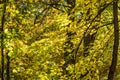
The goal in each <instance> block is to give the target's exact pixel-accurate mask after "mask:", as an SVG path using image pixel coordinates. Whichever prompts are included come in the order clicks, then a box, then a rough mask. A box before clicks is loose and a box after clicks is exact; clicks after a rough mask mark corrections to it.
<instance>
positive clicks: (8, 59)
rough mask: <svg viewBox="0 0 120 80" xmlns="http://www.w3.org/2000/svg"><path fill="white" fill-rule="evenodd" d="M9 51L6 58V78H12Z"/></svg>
mask: <svg viewBox="0 0 120 80" xmlns="http://www.w3.org/2000/svg"><path fill="white" fill-rule="evenodd" d="M8 53H9V52H7V53H6V59H7V65H6V80H10V57H9V56H8Z"/></svg>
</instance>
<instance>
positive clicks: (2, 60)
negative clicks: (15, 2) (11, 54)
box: [0, 0, 6, 80]
mask: <svg viewBox="0 0 120 80" xmlns="http://www.w3.org/2000/svg"><path fill="white" fill-rule="evenodd" d="M3 2H4V5H3V14H2V20H1V28H0V29H1V30H0V31H1V66H2V68H1V75H2V77H1V79H2V80H4V23H5V11H6V0H3Z"/></svg>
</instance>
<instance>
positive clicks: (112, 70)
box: [108, 0, 119, 80]
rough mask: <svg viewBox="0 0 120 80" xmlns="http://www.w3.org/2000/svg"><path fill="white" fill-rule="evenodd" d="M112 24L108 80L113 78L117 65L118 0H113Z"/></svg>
mask: <svg viewBox="0 0 120 80" xmlns="http://www.w3.org/2000/svg"><path fill="white" fill-rule="evenodd" d="M113 18H114V19H113V24H114V45H113V54H112V63H111V66H110V70H109V74H108V80H113V79H114V73H115V70H116V65H117V56H118V46H119V27H118V0H113Z"/></svg>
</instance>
